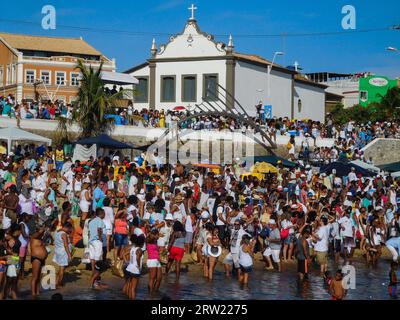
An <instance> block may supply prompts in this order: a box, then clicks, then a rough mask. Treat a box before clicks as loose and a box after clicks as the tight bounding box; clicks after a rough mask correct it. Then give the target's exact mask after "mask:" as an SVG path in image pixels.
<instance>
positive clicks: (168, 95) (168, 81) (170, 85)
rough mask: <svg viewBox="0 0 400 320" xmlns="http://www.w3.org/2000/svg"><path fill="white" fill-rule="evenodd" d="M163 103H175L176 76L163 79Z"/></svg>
mask: <svg viewBox="0 0 400 320" xmlns="http://www.w3.org/2000/svg"><path fill="white" fill-rule="evenodd" d="M161 102H175V76H162V77H161Z"/></svg>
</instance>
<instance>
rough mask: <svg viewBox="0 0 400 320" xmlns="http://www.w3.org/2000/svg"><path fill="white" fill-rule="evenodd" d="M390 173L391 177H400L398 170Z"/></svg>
mask: <svg viewBox="0 0 400 320" xmlns="http://www.w3.org/2000/svg"><path fill="white" fill-rule="evenodd" d="M390 175H391V176H392V177H393V178H399V177H400V171H397V172H392V173H391V174H390Z"/></svg>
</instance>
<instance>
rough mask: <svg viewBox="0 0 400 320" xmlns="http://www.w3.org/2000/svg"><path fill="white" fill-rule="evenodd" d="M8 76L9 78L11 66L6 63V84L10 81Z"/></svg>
mask: <svg viewBox="0 0 400 320" xmlns="http://www.w3.org/2000/svg"><path fill="white" fill-rule="evenodd" d="M10 78H11V66H10V65H9V64H8V65H7V70H6V85H9V84H10V83H11V82H10V80H11V79H10Z"/></svg>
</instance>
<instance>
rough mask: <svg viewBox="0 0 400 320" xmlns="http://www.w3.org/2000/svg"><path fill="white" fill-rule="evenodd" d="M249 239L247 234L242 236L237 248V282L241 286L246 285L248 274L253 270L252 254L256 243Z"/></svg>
mask: <svg viewBox="0 0 400 320" xmlns="http://www.w3.org/2000/svg"><path fill="white" fill-rule="evenodd" d="M250 239H251V238H250V236H248V235H247V234H245V235H243V237H242V241H241V244H240V248H239V265H240V271H241V272H240V276H239V281H240V282H241V283H243V284H247V283H248V281H249V273H250V272H251V271H252V270H253V256H254V253H253V252H254V245H255V244H256V242H255V240H254V239H253V240H250Z"/></svg>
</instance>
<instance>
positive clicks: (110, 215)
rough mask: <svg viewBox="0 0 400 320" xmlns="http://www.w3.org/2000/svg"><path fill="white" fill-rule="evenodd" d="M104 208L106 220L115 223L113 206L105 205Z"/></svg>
mask: <svg viewBox="0 0 400 320" xmlns="http://www.w3.org/2000/svg"><path fill="white" fill-rule="evenodd" d="M103 209H104V213H105V216H104V219H103V220H104V222H106V221H107V223H110V224H111V225H112V224H113V223H114V211H113V209H112V208H111V207H103Z"/></svg>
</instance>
